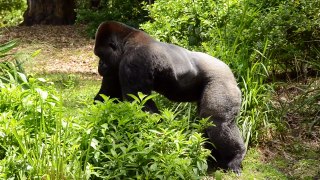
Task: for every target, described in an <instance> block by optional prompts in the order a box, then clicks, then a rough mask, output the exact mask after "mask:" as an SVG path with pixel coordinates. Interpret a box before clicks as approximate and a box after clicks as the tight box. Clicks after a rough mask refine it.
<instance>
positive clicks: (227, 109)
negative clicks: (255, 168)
mask: <svg viewBox="0 0 320 180" xmlns="http://www.w3.org/2000/svg"><path fill="white" fill-rule="evenodd" d="M240 105H241V93H240V90H239V89H238V87H237V86H236V84H235V83H230V82H229V83H228V81H227V82H219V83H214V82H213V83H208V84H207V86H206V87H205V89H204V92H203V95H202V99H201V101H200V103H199V110H200V116H201V117H210V119H211V120H212V121H213V123H214V126H211V127H208V128H207V129H205V132H204V133H205V137H207V138H208V139H209V141H210V142H211V143H212V144H213V146H214V147H212V146H211V147H209V146H208V145H207V147H209V148H211V149H210V150H211V152H212V155H213V156H214V157H215V159H216V163H213V164H215V165H216V166H217V167H219V168H223V169H225V170H227V169H231V170H232V171H234V172H235V173H238V174H239V173H240V172H241V162H242V160H243V158H244V155H245V152H246V148H245V145H244V142H243V139H242V137H241V134H240V131H239V129H238V127H237V126H236V123H235V121H234V120H235V117H236V116H237V114H238V112H239V109H240Z"/></svg>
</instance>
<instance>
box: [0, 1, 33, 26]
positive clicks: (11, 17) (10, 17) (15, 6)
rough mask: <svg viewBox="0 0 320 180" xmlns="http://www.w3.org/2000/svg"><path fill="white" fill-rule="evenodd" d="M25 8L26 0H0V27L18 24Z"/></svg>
mask: <svg viewBox="0 0 320 180" xmlns="http://www.w3.org/2000/svg"><path fill="white" fill-rule="evenodd" d="M26 9H27V1H26V0H0V27H5V26H13V25H17V24H19V23H20V22H21V21H22V20H23V17H22V15H23V13H24V11H25V10H26Z"/></svg>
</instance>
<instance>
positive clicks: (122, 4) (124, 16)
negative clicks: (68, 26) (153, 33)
mask: <svg viewBox="0 0 320 180" xmlns="http://www.w3.org/2000/svg"><path fill="white" fill-rule="evenodd" d="M77 2H78V6H77V22H78V23H84V24H88V29H87V31H88V33H89V35H90V36H92V37H93V36H94V34H95V32H96V30H97V27H98V26H99V24H100V23H102V22H104V21H107V20H115V21H120V22H123V23H126V24H128V25H131V26H134V27H138V26H139V24H140V23H142V22H144V21H146V20H147V12H146V11H144V10H143V9H142V3H143V2H144V1H143V0H124V1H123V0H122V1H120V0H113V1H109V0H101V1H100V3H99V4H98V6H96V7H93V6H92V4H90V3H88V1H83V0H78V1H77Z"/></svg>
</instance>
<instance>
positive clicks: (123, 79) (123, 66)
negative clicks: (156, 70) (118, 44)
mask: <svg viewBox="0 0 320 180" xmlns="http://www.w3.org/2000/svg"><path fill="white" fill-rule="evenodd" d="M138 56H139V54H138V53H136V54H133V53H132V55H127V56H125V57H127V58H125V59H123V60H122V61H121V63H120V67H119V74H120V84H121V91H122V97H123V99H125V100H129V101H132V100H133V99H132V98H131V97H130V96H128V94H132V95H135V96H137V95H138V92H142V93H143V94H145V95H150V94H151V91H152V90H153V78H152V73H151V71H150V66H148V65H147V64H148V63H140V60H142V61H143V60H145V57H141V56H140V58H139V57H138ZM143 110H145V111H148V112H151V113H159V110H158V108H157V106H156V104H155V102H154V101H152V100H148V101H147V102H146V103H145V104H144V107H143Z"/></svg>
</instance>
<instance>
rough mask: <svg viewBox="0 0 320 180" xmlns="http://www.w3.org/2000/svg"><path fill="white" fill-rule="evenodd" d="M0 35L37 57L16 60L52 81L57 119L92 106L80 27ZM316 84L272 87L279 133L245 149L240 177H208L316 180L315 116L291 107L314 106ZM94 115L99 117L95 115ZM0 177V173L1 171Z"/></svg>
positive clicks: (91, 71) (319, 132)
mask: <svg viewBox="0 0 320 180" xmlns="http://www.w3.org/2000/svg"><path fill="white" fill-rule="evenodd" d="M2 30H3V31H2V34H1V39H0V43H3V42H6V41H8V40H11V39H19V42H20V44H19V46H18V47H17V48H15V51H17V52H19V53H21V52H25V53H30V52H31V53H32V52H36V54H37V55H36V56H35V57H34V58H33V59H28V58H26V56H24V55H20V56H17V57H18V58H20V61H21V62H23V63H24V64H23V67H24V69H25V71H26V74H27V75H32V76H34V77H44V78H46V79H49V81H52V82H54V88H55V89H54V90H55V91H58V92H59V93H60V94H61V95H60V96H61V98H62V99H63V108H64V110H63V112H64V115H63V116H66V117H69V118H76V117H77V115H78V114H80V112H81V109H82V108H84V107H86V106H87V104H90V103H92V97H94V95H95V93H96V92H97V90H98V88H99V84H100V81H99V80H100V77H99V76H98V74H97V70H96V69H97V68H96V67H97V58H96V57H95V56H94V54H93V50H92V49H93V45H94V41H93V40H92V39H89V38H85V36H84V35H83V34H82V33H83V30H84V27H82V26H33V27H12V28H6V29H2ZM319 84H320V81H319V79H317V78H314V79H312V78H310V79H307V80H305V81H302V82H285V83H282V84H279V85H277V87H278V88H277V89H276V91H275V93H274V98H273V103H274V106H275V107H277V108H278V109H277V110H278V111H279V112H278V113H282V115H283V117H284V118H283V121H286V122H285V123H284V124H286V125H285V126H284V127H283V130H282V132H270V134H271V135H270V136H271V137H272V138H266V139H265V140H261V142H259V144H258V145H251V146H250V147H249V150H248V154H247V156H246V158H245V160H244V163H243V174H242V176H240V177H237V176H235V175H234V174H231V173H227V174H225V173H223V172H220V171H217V172H215V173H214V174H213V177H214V178H215V179H318V178H320V155H319V154H320V127H319V124H317V123H316V122H318V121H319V120H318V119H316V118H319V115H317V116H315V115H314V114H306V113H305V111H304V109H310V108H314V107H308V106H300V105H301V103H297V102H301V101H304V100H308V99H309V101H318V100H319V99H317V98H311V97H314V96H312V95H313V94H312V93H313V91H312V89H318V88H319V87H320V85H319ZM301 94H304V95H303V96H301ZM317 103H319V102H317ZM315 111H317V109H315ZM308 112H309V111H308ZM95 113H96V114H97V115H99V112H95ZM106 121H108V120H106ZM312 122H314V123H312ZM154 133H157V132H154ZM64 137H67V136H64ZM97 139H98V138H97ZM74 142H77V141H76V140H75V141H74ZM100 148H103V147H100ZM93 156H95V155H93ZM106 157H107V156H106ZM153 168H155V166H153ZM111 170H112V169H111ZM0 173H3V172H1V169H0ZM0 177H1V176H0ZM51 177H52V176H51Z"/></svg>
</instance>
